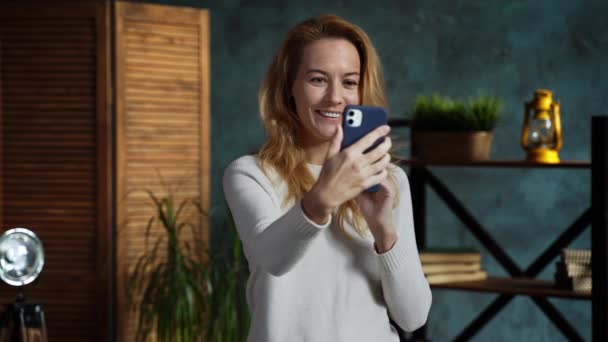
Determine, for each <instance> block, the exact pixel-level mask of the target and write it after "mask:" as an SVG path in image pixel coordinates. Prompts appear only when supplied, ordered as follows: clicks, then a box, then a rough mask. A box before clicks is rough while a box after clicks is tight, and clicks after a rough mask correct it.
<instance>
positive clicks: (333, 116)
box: [319, 111, 342, 119]
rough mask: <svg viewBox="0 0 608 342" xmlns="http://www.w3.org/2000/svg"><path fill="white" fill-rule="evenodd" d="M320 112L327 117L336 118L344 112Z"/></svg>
mask: <svg viewBox="0 0 608 342" xmlns="http://www.w3.org/2000/svg"><path fill="white" fill-rule="evenodd" d="M319 113H321V115H323V116H324V117H326V118H334V119H337V118H339V117H340V115H342V113H337V112H325V111H319Z"/></svg>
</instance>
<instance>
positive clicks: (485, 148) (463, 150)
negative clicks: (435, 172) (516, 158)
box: [413, 131, 494, 162]
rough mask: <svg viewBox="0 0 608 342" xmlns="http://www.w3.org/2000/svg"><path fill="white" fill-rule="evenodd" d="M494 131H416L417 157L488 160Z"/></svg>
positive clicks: (415, 146) (450, 160)
mask: <svg viewBox="0 0 608 342" xmlns="http://www.w3.org/2000/svg"><path fill="white" fill-rule="evenodd" d="M493 137H494V133H493V132H487V131H472V132H444V131H418V132H416V131H414V135H413V142H414V148H415V151H416V152H415V154H416V158H417V159H419V160H425V161H440V162H443V161H445V162H459V161H479V160H488V158H489V156H490V149H491V146H492V138H493Z"/></svg>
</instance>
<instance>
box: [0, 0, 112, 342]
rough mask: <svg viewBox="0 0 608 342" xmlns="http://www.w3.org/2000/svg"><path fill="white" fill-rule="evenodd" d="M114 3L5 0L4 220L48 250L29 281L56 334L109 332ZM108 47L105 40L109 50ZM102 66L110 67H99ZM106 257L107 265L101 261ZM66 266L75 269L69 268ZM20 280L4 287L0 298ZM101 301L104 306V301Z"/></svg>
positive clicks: (0, 9) (87, 336) (0, 32)
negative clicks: (109, 77) (110, 12)
mask: <svg viewBox="0 0 608 342" xmlns="http://www.w3.org/2000/svg"><path fill="white" fill-rule="evenodd" d="M107 19H108V16H107V9H106V7H105V5H103V4H102V2H97V3H95V2H89V3H83V2H70V1H62V2H54V3H53V6H49V3H48V2H46V1H26V2H23V3H20V4H15V3H6V2H5V3H3V4H2V5H0V41H1V42H2V45H3V49H2V50H1V53H0V57H1V58H0V96H1V97H2V101H0V111H1V112H2V115H1V116H0V124H1V129H2V131H1V132H0V133H1V138H0V142H1V144H2V149H1V150H0V164H1V165H0V170H1V171H0V172H1V177H0V184H1V185H0V207H1V210H2V211H3V216H2V221H1V223H2V228H3V229H6V228H10V227H28V228H30V229H32V230H33V231H34V232H36V234H37V235H38V236H39V237H40V239H41V240H42V242H43V245H44V248H45V255H46V261H45V267H44V269H43V272H42V274H41V275H40V277H39V278H38V279H37V280H36V281H35V282H34V283H32V284H30V285H28V286H26V287H25V292H26V295H27V297H28V298H29V299H30V300H35V301H38V302H41V303H43V304H44V305H45V315H46V320H47V322H46V323H47V327H48V334H49V341H92V340H95V339H97V338H99V341H102V340H107V338H108V337H109V336H110V335H109V333H108V330H109V329H108V327H109V325H108V323H109V320H108V319H107V317H108V315H109V312H108V310H107V308H106V305H107V304H106V303H107V302H109V301H110V300H111V296H110V295H109V291H110V286H109V283H108V282H101V281H100V280H107V279H108V276H109V275H110V271H111V269H107V268H106V267H105V266H106V265H107V262H106V263H101V262H100V255H103V258H104V259H108V257H109V254H108V252H107V249H104V248H105V247H107V244H108V243H109V241H108V240H107V235H105V236H104V235H103V234H100V232H106V231H111V229H110V228H111V226H109V225H108V222H109V221H108V218H107V217H106V216H109V215H108V213H107V212H104V211H101V210H100V208H104V207H105V204H104V203H105V202H106V201H107V200H108V193H107V192H106V191H105V190H104V189H105V187H106V186H107V184H109V180H108V179H109V178H108V173H107V172H105V171H104V170H105V169H104V168H105V167H106V165H107V162H108V161H109V160H110V159H109V158H105V159H100V153H101V155H105V154H106V153H105V152H104V151H107V148H106V147H105V146H103V144H105V143H106V141H105V140H104V139H103V138H102V137H103V136H105V135H107V133H108V132H107V129H106V128H105V127H103V126H100V125H99V122H100V121H101V122H105V121H107V115H106V111H105V105H106V98H105V94H106V90H105V87H106V86H107V85H106V84H105V82H106V79H101V81H102V83H101V86H100V83H99V82H100V77H99V75H100V74H101V75H104V73H106V72H107V70H108V69H107V67H106V66H104V64H103V63H107V60H106V59H105V58H104V56H103V54H101V55H100V49H99V46H100V44H101V45H103V42H104V41H106V40H107V39H106V36H105V31H106V30H107V29H108V27H107V26H106V25H107V22H106V20H107ZM103 49H107V48H106V47H105V45H103V46H102V50H103ZM100 64H101V67H100ZM100 265H102V266H100ZM66 270H67V272H66ZM15 294H16V291H15V288H12V287H8V286H0V301H1V302H2V303H6V302H9V301H11V300H13V299H14V297H15ZM100 304H101V305H100Z"/></svg>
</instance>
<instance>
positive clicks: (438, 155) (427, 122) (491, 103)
mask: <svg viewBox="0 0 608 342" xmlns="http://www.w3.org/2000/svg"><path fill="white" fill-rule="evenodd" d="M501 110H502V101H500V100H499V99H497V98H495V97H491V96H486V95H480V96H478V97H476V98H471V99H469V101H468V102H465V101H463V100H453V99H451V98H448V97H442V96H439V95H432V96H419V97H417V98H416V100H415V103H414V106H413V109H412V123H413V137H412V140H413V142H414V150H415V152H414V153H415V156H416V158H418V159H421V160H432V161H474V160H486V159H488V158H489V155H490V150H491V144H492V139H493V137H494V128H495V126H496V123H497V122H498V120H499V119H500V116H501Z"/></svg>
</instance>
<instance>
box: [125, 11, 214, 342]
mask: <svg viewBox="0 0 608 342" xmlns="http://www.w3.org/2000/svg"><path fill="white" fill-rule="evenodd" d="M115 19H116V49H115V52H116V110H117V111H116V113H117V117H116V146H117V151H116V152H117V155H116V156H117V169H116V177H117V178H116V182H117V183H116V189H117V199H118V206H117V220H118V223H119V230H118V238H117V240H116V242H117V244H116V247H117V260H118V270H117V271H118V273H117V276H118V277H117V296H118V299H119V301H118V321H117V322H118V331H119V334H121V337H122V338H123V340H124V341H131V340H133V333H134V326H135V320H134V318H135V317H134V315H133V314H130V313H129V312H127V310H126V305H125V301H124V287H125V273H126V272H127V271H128V270H130V269H131V267H132V266H134V260H135V258H136V257H137V256H139V255H140V254H141V253H142V251H143V250H144V248H145V246H144V235H145V228H146V224H147V222H148V219H149V218H150V217H151V216H152V215H153V214H154V209H153V208H152V207H151V205H150V200H149V199H148V198H147V196H146V194H145V193H144V192H143V191H142V190H145V189H148V190H152V191H153V192H155V193H156V194H157V195H162V194H166V193H167V191H168V189H167V187H170V188H172V190H173V191H174V194H175V196H176V197H177V199H178V200H181V199H183V198H185V197H190V198H197V199H198V200H199V201H200V202H201V204H202V206H203V207H204V208H208V202H209V199H208V196H209V32H208V27H209V22H208V21H209V19H208V14H207V12H206V11H201V10H197V9H188V8H181V9H176V8H172V7H167V6H157V5H142V4H134V3H126V2H125V3H121V2H119V3H117V4H116V16H115ZM190 214H194V213H190ZM201 221H203V222H200V223H201V224H203V225H204V224H206V221H205V220H201ZM157 228H158V229H157V230H154V231H153V235H155V236H156V235H158V234H159V233H161V232H162V230H161V229H160V228H159V227H157ZM203 230H204V232H205V233H204V235H205V236H206V230H207V229H206V227H204V229H203ZM197 238H201V237H197ZM202 238H204V236H203V237H202ZM150 241H156V238H152V239H151V240H150ZM201 247H202V246H201ZM163 251H164V249H163Z"/></svg>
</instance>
